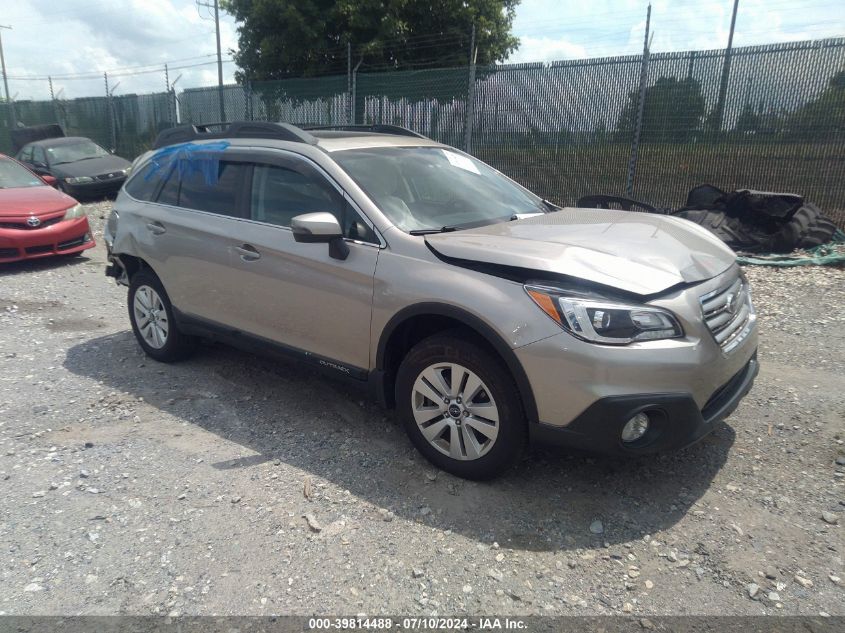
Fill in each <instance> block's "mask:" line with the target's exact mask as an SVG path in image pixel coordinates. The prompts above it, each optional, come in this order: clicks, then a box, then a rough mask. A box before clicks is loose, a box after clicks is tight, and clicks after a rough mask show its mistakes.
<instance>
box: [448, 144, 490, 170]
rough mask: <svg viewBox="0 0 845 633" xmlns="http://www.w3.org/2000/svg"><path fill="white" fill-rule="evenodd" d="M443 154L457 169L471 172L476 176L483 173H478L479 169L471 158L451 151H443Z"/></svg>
mask: <svg viewBox="0 0 845 633" xmlns="http://www.w3.org/2000/svg"><path fill="white" fill-rule="evenodd" d="M442 151H443V153H444V154H445V155H446V159H447V160H448V161H449V162H450V163H451V164H452V165H454V166H455V167H458V168H459V169H463V170H464V171H471V172H472V173H474V174H480V173H481V172H479V171H478V167H476V166H475V163H473V162H472V161H471V160H470V159H469V158H467V157H466V156H461V155H460V154H455V153H454V152H450V151H449V150H446V149H444V150H442Z"/></svg>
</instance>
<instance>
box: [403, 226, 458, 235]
mask: <svg viewBox="0 0 845 633" xmlns="http://www.w3.org/2000/svg"><path fill="white" fill-rule="evenodd" d="M458 228H460V227H457V226H441V227H440V228H439V229H414V230H413V231H408V233H410V234H411V235H431V234H432V233H451V232H452V231H457V230H458Z"/></svg>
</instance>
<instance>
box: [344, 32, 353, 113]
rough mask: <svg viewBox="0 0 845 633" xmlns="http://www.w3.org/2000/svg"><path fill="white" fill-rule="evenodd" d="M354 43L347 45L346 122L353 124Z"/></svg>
mask: <svg viewBox="0 0 845 633" xmlns="http://www.w3.org/2000/svg"><path fill="white" fill-rule="evenodd" d="M353 107H354V105H353V96H352V42H347V43H346V122H347V123H349V124H352V123H353V121H352V108H353Z"/></svg>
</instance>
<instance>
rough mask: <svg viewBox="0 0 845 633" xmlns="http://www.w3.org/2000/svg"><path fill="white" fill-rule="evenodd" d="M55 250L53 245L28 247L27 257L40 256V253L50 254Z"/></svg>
mask: <svg viewBox="0 0 845 633" xmlns="http://www.w3.org/2000/svg"><path fill="white" fill-rule="evenodd" d="M52 250H53V245H52V244H39V245H38V246H27V247H26V254H27V255H38V254H39V253H49V252H50V251H52Z"/></svg>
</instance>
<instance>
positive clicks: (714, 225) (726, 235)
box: [676, 209, 771, 252]
mask: <svg viewBox="0 0 845 633" xmlns="http://www.w3.org/2000/svg"><path fill="white" fill-rule="evenodd" d="M676 216H677V217H679V218H683V219H685V220H689V221H690V222H694V223H696V224H698V225H699V226H702V227H704V228H705V229H707V230H708V231H710V232H711V233H713V234H714V235H715V236H716V237H718V238H719V239H720V240H722V241H723V242H724V243H725V244H727V245H728V246H729V247H731V248H732V249H733V250H735V251H747V252H752V251H765V250H767V249H768V248H769V246H770V244H771V237H770V236H768V235H765V234H763V233H759V232H756V231H751V230H749V227H747V226H745V225H744V224H742V222H740V221H739V220H738V219H737V218H733V217H730V216H728V215H726V214H725V212H724V211H713V210H710V209H685V210H683V211H679V212H678V213H677V214H676Z"/></svg>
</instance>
